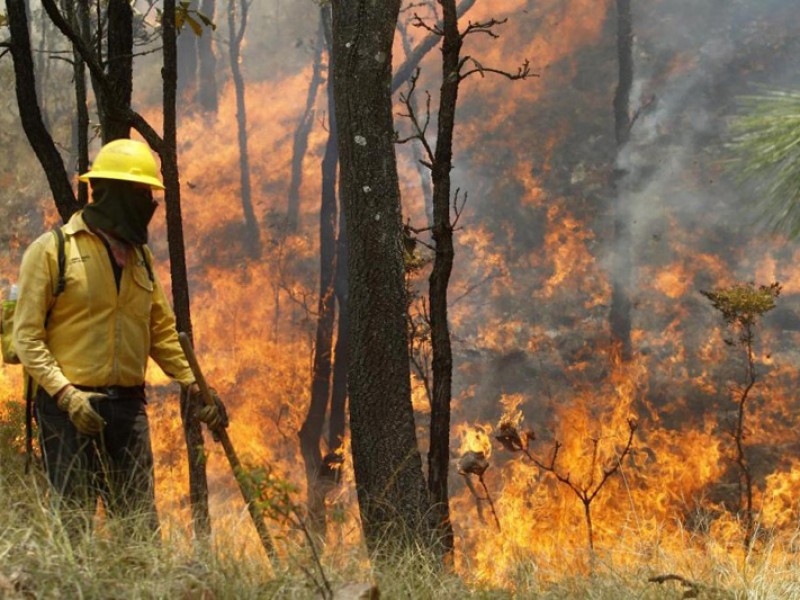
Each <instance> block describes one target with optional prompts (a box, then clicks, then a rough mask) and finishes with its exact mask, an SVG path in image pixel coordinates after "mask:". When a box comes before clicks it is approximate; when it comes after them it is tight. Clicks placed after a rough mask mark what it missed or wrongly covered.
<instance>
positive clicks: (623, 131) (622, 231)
mask: <svg viewBox="0 0 800 600" xmlns="http://www.w3.org/2000/svg"><path fill="white" fill-rule="evenodd" d="M617 60H618V62H619V81H618V84H617V89H616V92H615V94H614V130H615V133H616V143H617V155H619V154H620V152H621V151H622V149H623V147H624V146H625V144H627V143H628V139H629V138H630V129H631V117H630V94H631V87H632V85H633V20H632V17H631V0H617ZM624 176H625V173H624V171H622V170H621V169H619V168H615V169H614V171H613V174H612V189H613V190H614V192H615V196H616V198H615V202H614V205H613V207H612V219H613V232H612V236H613V238H612V239H613V242H612V243H613V247H614V250H613V260H612V273H611V277H612V288H611V311H610V315H609V322H610V327H611V338H612V341H613V342H615V343H616V344H619V347H620V352H621V357H622V359H623V360H626V361H627V360H630V358H631V355H632V352H633V347H632V342H631V284H632V277H633V257H632V255H631V243H632V239H631V230H630V223H629V220H630V215H629V214H628V211H627V210H626V206H625V203H624V202H623V199H624V194H625V190H624V189H622V185H621V183H622V179H623V178H624Z"/></svg>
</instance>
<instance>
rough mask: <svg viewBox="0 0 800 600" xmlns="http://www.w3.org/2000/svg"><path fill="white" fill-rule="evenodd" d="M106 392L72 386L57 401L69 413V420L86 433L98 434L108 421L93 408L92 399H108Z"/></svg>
mask: <svg viewBox="0 0 800 600" xmlns="http://www.w3.org/2000/svg"><path fill="white" fill-rule="evenodd" d="M107 398H108V396H106V395H105V394H97V393H94V392H84V391H81V390H79V389H77V388H70V389H69V390H67V391H66V392H64V393H63V394H62V395H61V397H60V398H59V399H58V400H57V401H56V405H57V406H58V408H60V409H61V410H63V411H64V412H66V413H67V414H68V415H69V420H70V421H72V424H73V425H75V429H77V430H78V431H79V432H80V433H82V434H84V435H97V434H98V433H100V432H101V431H103V427H105V425H106V422H105V421H104V420H103V417H101V416H100V415H99V414H98V413H97V411H95V410H94V409H93V408H92V405H91V401H92V400H106V399H107Z"/></svg>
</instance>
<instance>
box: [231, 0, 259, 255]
mask: <svg viewBox="0 0 800 600" xmlns="http://www.w3.org/2000/svg"><path fill="white" fill-rule="evenodd" d="M240 6H241V8H242V10H241V14H240V15H239V26H238V28H237V26H236V0H229V3H228V28H229V30H230V36H231V41H230V63H231V75H232V77H233V86H234V89H235V91H236V127H237V131H238V136H237V137H238V141H239V174H240V186H241V196H242V210H243V212H244V222H245V228H246V239H245V247H246V249H247V252H248V254H249V255H250V256H251V257H254V258H255V257H257V256H259V255H260V254H261V240H260V237H259V231H258V222H257V221H256V215H255V213H254V212H253V198H252V192H251V189H250V157H249V155H248V152H247V107H246V104H245V95H244V78H243V77H242V69H241V67H240V65H239V60H240V57H241V47H242V40H243V39H244V31H245V28H246V27H247V14H248V9H249V3H248V1H247V0H241V2H240Z"/></svg>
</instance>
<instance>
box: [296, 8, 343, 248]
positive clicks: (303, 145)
mask: <svg viewBox="0 0 800 600" xmlns="http://www.w3.org/2000/svg"><path fill="white" fill-rule="evenodd" d="M323 27H324V25H323V24H322V23H321V22H320V31H319V36H318V38H317V46H316V48H315V49H314V62H313V65H312V68H311V81H310V82H309V84H308V95H307V97H306V109H305V111H304V112H303V116H302V117H301V118H300V123H299V124H298V125H297V129H295V131H294V140H293V143H292V173H291V177H290V179H289V202H288V205H287V208H286V230H287V231H289V232H292V233H294V232H296V231H297V226H298V224H299V222H300V184H302V182H303V159H304V158H305V156H306V151H307V150H308V136H309V134H310V133H311V126H312V125H313V124H314V103H315V102H316V100H317V90H319V86H320V84H322V46H323V43H324V32H323ZM334 212H335V210H334Z"/></svg>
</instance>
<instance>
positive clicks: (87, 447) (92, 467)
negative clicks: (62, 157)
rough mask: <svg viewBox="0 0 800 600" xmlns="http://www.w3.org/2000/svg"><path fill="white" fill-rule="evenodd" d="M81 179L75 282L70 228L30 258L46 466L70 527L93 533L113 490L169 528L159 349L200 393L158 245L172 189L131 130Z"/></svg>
mask: <svg viewBox="0 0 800 600" xmlns="http://www.w3.org/2000/svg"><path fill="white" fill-rule="evenodd" d="M79 179H80V180H81V181H88V182H90V183H91V189H92V201H91V202H90V203H89V204H87V205H86V207H85V208H84V209H83V210H80V211H78V212H76V213H75V214H74V215H73V216H72V218H71V219H70V220H69V222H68V223H67V224H66V225H65V226H64V227H63V228H62V232H63V244H64V251H63V252H62V253H61V254H62V255H63V257H64V258H65V264H64V267H63V272H64V274H65V276H64V278H63V279H64V281H63V290H58V291H57V289H56V288H57V286H58V285H59V277H58V273H59V271H60V268H59V265H58V262H57V261H58V257H59V250H58V244H59V240H58V236H55V235H52V233H47V234H44V235H42V236H41V237H39V239H37V240H36V241H34V242H33V243H32V244H31V245H30V246H29V247H28V248H27V250H26V251H25V254H24V256H23V259H22V265H21V267H20V276H19V298H18V300H17V308H16V314H15V317H14V343H15V346H16V349H17V354H18V355H19V358H20V362H21V363H22V365H23V367H24V368H25V370H26V371H27V373H28V374H29V375H30V376H31V377H32V379H33V380H34V381H35V384H36V386H37V392H36V397H35V414H36V418H37V422H38V424H39V436H40V437H39V439H40V445H41V449H42V456H43V459H44V465H45V470H46V472H47V476H48V479H49V481H50V483H51V484H52V488H53V491H54V494H53V498H54V500H55V501H56V508H57V509H58V512H59V514H60V515H61V516H62V518H64V519H65V522H66V524H67V525H68V528H69V529H70V531H71V532H72V531H73V530H74V529H75V528H76V527H77V528H78V529H79V530H80V529H83V530H85V528H86V527H87V526H88V524H89V523H90V522H91V517H92V516H93V515H94V513H95V510H96V508H97V501H98V498H101V499H102V501H103V505H104V507H105V510H106V512H107V513H108V514H109V515H110V516H112V517H114V519H115V520H116V519H117V518H119V520H120V521H121V522H123V523H125V524H126V525H127V526H126V528H125V530H126V531H131V530H134V531H138V532H144V533H145V534H146V535H153V536H157V533H158V528H159V525H158V516H157V513H156V506H155V493H154V481H153V454H152V449H151V444H150V433H149V426H148V420H147V414H146V412H145V404H146V399H145V388H144V378H145V368H146V366H147V361H148V357H152V358H153V360H155V362H156V363H157V364H158V365H159V367H161V369H162V370H163V371H164V372H165V373H166V374H167V375H169V376H170V377H171V378H172V379H174V380H176V381H178V382H179V383H180V384H181V385H182V386H186V387H188V394H189V399H190V406H191V405H192V404H193V403H194V402H199V401H200V392H199V387H198V386H197V384H196V383H195V378H194V376H193V375H192V371H191V369H190V367H189V364H188V363H187V361H186V357H185V356H184V354H183V351H182V349H181V347H180V344H179V342H178V336H177V331H176V329H175V317H174V314H173V312H172V310H171V308H170V306H169V304H168V302H167V298H166V296H165V294H164V290H163V288H162V287H161V284H160V282H159V280H158V278H157V276H156V273H155V270H154V269H153V266H152V264H153V263H152V254H151V253H150V250H149V248H148V247H147V246H146V243H147V233H148V232H147V228H148V224H149V223H150V219H151V218H152V216H153V213H154V211H155V210H156V207H157V205H158V204H157V202H156V201H154V200H153V190H163V189H164V186H163V185H162V184H161V181H160V180H159V178H158V172H157V166H156V161H155V159H154V157H153V155H152V154H151V152H150V149H149V147H148V146H147V145H145V144H144V143H142V142H138V141H134V140H129V139H118V140H114V141H112V142H110V143H108V144H106V145H104V146H103V147H102V148H101V149H100V151H99V152H98V154H97V156H96V158H95V161H94V163H93V164H92V167H91V169H90V171H89V172H88V173H84V174H83V175H81V176H80V177H79ZM216 400H217V405H216V406H214V405H211V406H205V407H203V408H202V409H201V410H200V411H199V418H200V419H201V420H202V421H204V422H205V423H207V424H208V426H209V427H210V428H211V429H215V428H217V427H220V426H227V417H226V416H225V412H224V408H223V407H222V404H221V403H220V402H219V399H218V398H217V399H216ZM67 516H68V518H67Z"/></svg>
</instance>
